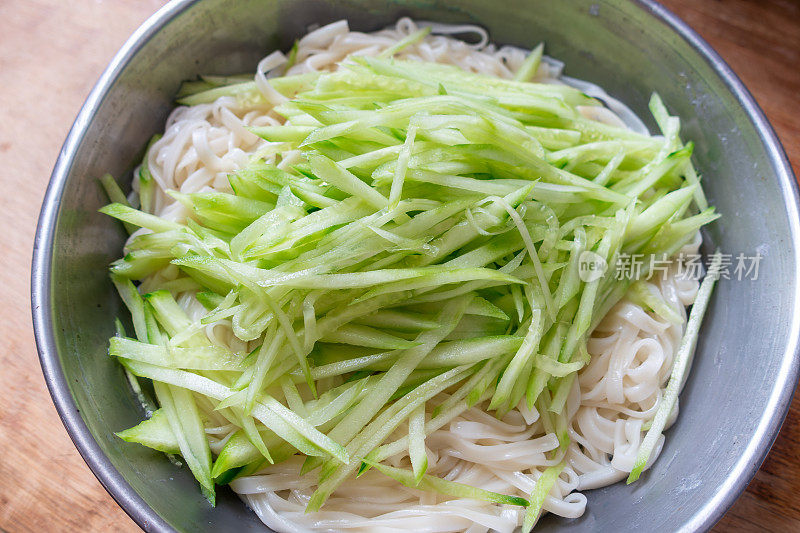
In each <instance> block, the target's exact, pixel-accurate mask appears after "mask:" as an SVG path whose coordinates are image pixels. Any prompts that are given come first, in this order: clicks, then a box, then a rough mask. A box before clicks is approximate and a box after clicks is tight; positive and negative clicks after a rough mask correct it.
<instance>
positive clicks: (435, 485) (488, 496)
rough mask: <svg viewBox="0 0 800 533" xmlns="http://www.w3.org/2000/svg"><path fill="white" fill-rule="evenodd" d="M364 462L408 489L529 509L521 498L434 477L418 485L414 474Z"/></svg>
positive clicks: (525, 501)
mask: <svg viewBox="0 0 800 533" xmlns="http://www.w3.org/2000/svg"><path fill="white" fill-rule="evenodd" d="M363 461H364V462H366V463H367V464H369V465H370V466H372V467H374V468H375V469H377V470H379V471H380V472H381V473H382V474H384V475H386V476H389V477H390V478H392V479H394V480H395V481H397V482H399V483H402V484H403V485H405V486H406V487H412V488H414V487H416V488H420V489H422V490H429V491H432V492H436V493H439V494H444V495H447V496H454V497H456V498H471V499H473V500H481V501H486V502H492V503H498V504H501V505H518V506H520V507H527V506H528V505H529V503H528V500H526V499H525V498H520V497H519V496H507V495H505V494H498V493H497V492H491V491H488V490H483V489H479V488H477V487H472V486H470V485H465V484H463V483H456V482H453V481H447V480H445V479H441V478H437V477H434V476H429V475H427V474H426V475H423V476H422V478H421V479H420V480H419V483H416V478H415V476H414V473H413V472H410V471H408V470H404V469H402V468H394V467H392V466H387V465H384V464H381V463H375V462H371V461H368V460H367V459H363Z"/></svg>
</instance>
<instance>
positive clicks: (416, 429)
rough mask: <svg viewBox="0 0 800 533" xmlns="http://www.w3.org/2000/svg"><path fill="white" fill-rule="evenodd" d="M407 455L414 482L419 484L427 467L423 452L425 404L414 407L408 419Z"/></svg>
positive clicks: (425, 456)
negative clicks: (409, 459)
mask: <svg viewBox="0 0 800 533" xmlns="http://www.w3.org/2000/svg"><path fill="white" fill-rule="evenodd" d="M408 455H409V457H410V458H411V468H412V470H413V471H414V481H415V482H416V483H415V484H416V485H417V486H419V483H420V481H422V477H423V476H424V475H425V471H426V470H427V469H428V454H427V453H426V452H425V404H424V403H423V404H420V406H419V407H417V408H416V409H414V411H413V412H412V413H411V417H410V418H409V420H408Z"/></svg>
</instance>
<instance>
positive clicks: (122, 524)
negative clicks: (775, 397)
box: [0, 0, 800, 532]
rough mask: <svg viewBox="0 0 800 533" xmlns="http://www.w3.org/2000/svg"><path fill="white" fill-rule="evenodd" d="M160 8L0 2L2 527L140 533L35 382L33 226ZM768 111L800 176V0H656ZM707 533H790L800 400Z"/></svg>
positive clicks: (796, 522)
mask: <svg viewBox="0 0 800 533" xmlns="http://www.w3.org/2000/svg"><path fill="white" fill-rule="evenodd" d="M162 3H163V2H162V1H161V0H70V1H68V2H63V1H61V0H0V183H2V186H3V194H2V195H0V228H2V230H0V264H2V269H0V287H2V291H0V339H1V340H0V342H2V344H3V346H4V349H3V350H2V352H0V391H2V397H3V407H2V409H0V453H1V455H0V530H2V531H9V532H12V531H13V532H16V531H138V529H137V527H136V525H135V524H134V523H133V522H132V521H131V520H130V519H129V518H128V517H127V516H126V515H125V513H124V512H123V511H122V510H121V509H120V508H119V507H118V506H117V505H116V503H114V501H113V500H112V499H111V497H110V496H109V495H108V494H107V493H106V492H105V490H104V489H103V487H102V486H101V485H100V483H98V482H97V480H96V479H95V478H94V476H93V475H92V473H91V472H90V471H89V469H88V468H87V467H86V465H85V464H84V463H83V461H82V460H81V458H80V456H79V455H78V452H77V451H76V450H75V448H74V447H73V446H72V443H71V442H70V440H69V437H68V436H67V433H66V431H65V430H64V428H63V427H62V425H61V422H60V421H59V419H58V415H57V414H56V411H55V409H54V408H53V405H52V403H51V401H50V397H49V395H48V393H47V389H46V388H45V384H44V381H43V379H42V374H41V370H40V368H39V362H38V360H37V357H36V348H35V346H34V342H33V332H32V328H31V319H30V311H29V304H28V302H29V288H28V287H29V283H28V280H29V270H30V256H31V248H32V241H33V234H34V229H35V226H36V218H37V215H38V211H39V205H40V203H41V200H42V195H43V192H44V189H45V186H46V185H47V181H48V178H49V176H50V171H51V169H52V167H53V163H54V162H55V159H56V156H57V155H58V152H59V148H60V146H61V143H62V141H63V139H64V138H65V136H66V134H67V131H68V130H69V127H70V125H71V124H72V121H73V119H74V117H75V114H76V113H77V111H78V109H79V107H80V105H81V103H82V102H83V100H84V98H85V97H86V95H87V94H88V92H89V90H90V89H91V86H92V84H93V83H94V81H95V80H96V79H97V77H98V76H99V75H100V73H101V71H102V69H103V68H104V67H105V65H106V63H107V62H108V61H109V60H110V59H111V57H112V56H113V54H114V53H115V52H116V51H117V49H118V48H119V47H120V46H121V45H122V43H123V42H124V40H125V39H126V38H127V36H128V35H130V33H131V32H132V31H133V30H134V29H135V28H136V27H137V26H138V25H139V24H140V23H141V22H143V21H144V20H145V18H146V17H147V16H148V15H149V14H150V13H152V12H154V11H155V10H156V9H158V8H159V7H160V6H161V4H162ZM665 3H666V5H667V6H668V7H670V8H672V9H673V10H674V11H676V12H677V13H678V15H680V16H681V17H683V19H684V20H686V21H687V22H688V23H689V25H690V26H692V27H693V28H695V29H696V30H697V31H699V32H700V34H701V35H702V36H703V37H705V38H706V39H707V40H708V41H709V42H710V43H711V45H712V46H713V47H714V48H716V49H717V50H718V51H719V52H720V53H721V54H722V56H723V57H724V58H725V59H726V60H727V61H728V62H729V63H730V65H731V66H732V67H733V69H734V70H735V71H736V72H737V73H738V74H739V76H741V78H742V79H743V80H744V82H745V83H746V84H747V86H748V87H749V88H750V90H751V91H752V92H753V94H754V95H755V97H756V99H757V100H758V101H759V103H760V104H761V106H762V107H763V108H764V110H765V111H766V113H767V115H768V117H769V119H770V120H771V122H772V124H773V125H774V126H775V128H776V130H777V131H778V135H779V136H780V138H781V139H782V141H783V144H784V146H785V147H786V149H787V151H788V153H789V157H790V159H791V161H792V164H793V165H794V169H795V173H798V171H799V170H800V113H798V111H800V109H799V107H798V104H800V99H799V98H798V95H800V3H799V2H797V1H793V0H770V1H765V2H762V1H756V0H702V1H700V0H698V1H695V0H666V2H665ZM717 530H718V531H747V532H755V531H764V530H769V531H800V397H798V398H795V401H794V404H793V407H792V410H791V412H790V413H789V417H788V418H787V420H786V423H785V424H784V427H783V430H782V431H781V434H780V436H779V437H778V440H777V441H776V443H775V446H774V448H773V449H772V452H771V453H770V455H769V457H768V458H767V460H766V462H765V463H764V465H763V467H762V468H761V471H760V472H759V473H758V475H757V476H756V478H755V480H754V481H753V482H752V483H751V484H750V487H749V488H748V489H747V492H746V493H745V494H744V495H743V496H742V497H741V498H740V499H739V501H738V502H736V504H735V505H734V507H733V508H732V509H731V511H730V512H729V513H728V514H727V515H726V516H725V518H724V519H723V520H722V521H721V522H720V523H719V524H718V526H717Z"/></svg>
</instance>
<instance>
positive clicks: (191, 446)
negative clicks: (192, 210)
mask: <svg viewBox="0 0 800 533" xmlns="http://www.w3.org/2000/svg"><path fill="white" fill-rule="evenodd" d="M134 373H136V372H134ZM153 387H154V388H155V391H156V396H157V397H158V403H160V404H161V408H162V409H164V413H165V414H166V418H167V420H168V421H169V425H170V427H171V428H172V432H173V434H174V435H175V437H176V439H177V441H178V447H179V448H180V452H181V456H182V457H183V458H184V460H185V461H186V464H187V465H188V466H189V470H191V471H192V474H194V477H195V479H197V481H198V482H199V483H200V487H201V489H202V491H203V494H204V495H205V497H206V498H208V501H209V502H210V503H211V505H212V506H213V505H214V504H215V501H216V494H215V492H214V479H213V478H212V477H211V449H210V448H209V447H208V440H207V438H206V432H205V428H204V426H203V421H202V420H201V419H200V413H199V412H198V410H197V405H196V404H195V401H194V398H192V394H191V393H190V392H189V391H188V390H186V389H184V388H181V387H175V386H170V385H167V384H164V383H161V382H159V381H157V380H154V381H153Z"/></svg>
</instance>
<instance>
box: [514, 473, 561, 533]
mask: <svg viewBox="0 0 800 533" xmlns="http://www.w3.org/2000/svg"><path fill="white" fill-rule="evenodd" d="M564 466H566V463H564V462H563V461H562V462H561V463H559V464H557V465H556V466H551V467H549V468H547V469H546V470H545V471H544V472H542V475H541V476H539V479H537V480H536V485H534V487H533V492H531V500H530V504H529V505H528V508H527V509H526V510H525V518H524V519H523V520H522V533H530V531H531V530H532V529H533V526H534V525H535V524H536V522H537V521H538V520H539V514H540V513H541V510H542V504H544V500H545V498H547V495H548V494H550V490H551V489H552V488H553V485H554V484H555V482H556V480H557V479H558V476H559V475H561V471H562V470H564Z"/></svg>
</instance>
